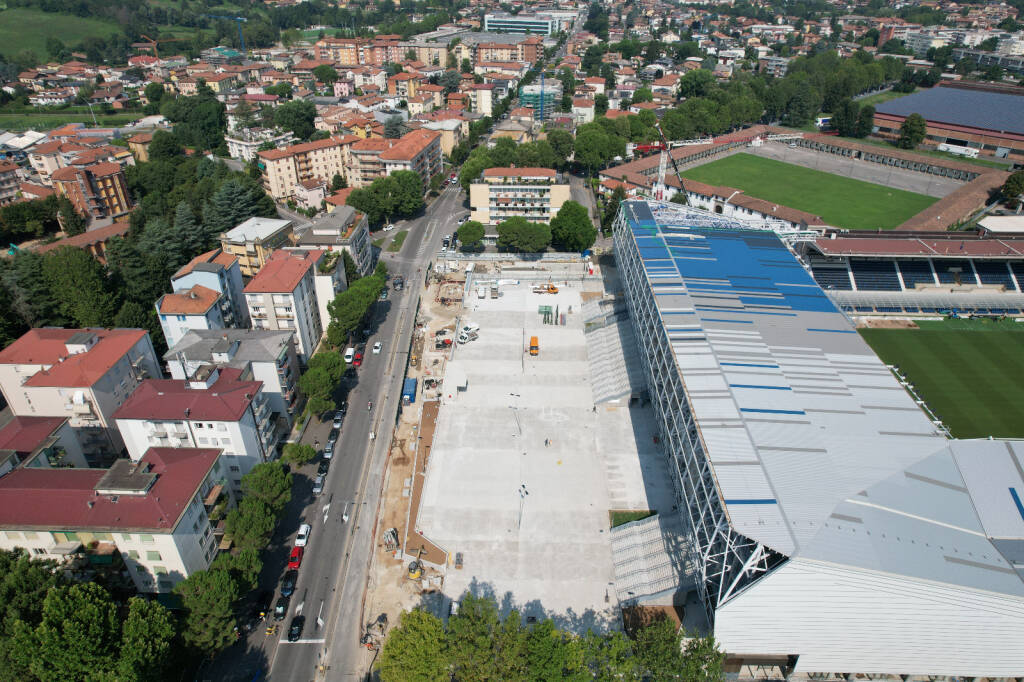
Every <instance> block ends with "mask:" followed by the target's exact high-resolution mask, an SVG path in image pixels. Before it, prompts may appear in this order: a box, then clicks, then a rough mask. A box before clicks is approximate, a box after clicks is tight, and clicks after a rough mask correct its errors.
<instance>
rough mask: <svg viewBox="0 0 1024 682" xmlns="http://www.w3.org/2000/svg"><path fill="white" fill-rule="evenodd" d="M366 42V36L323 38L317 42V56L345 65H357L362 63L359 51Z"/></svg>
mask: <svg viewBox="0 0 1024 682" xmlns="http://www.w3.org/2000/svg"><path fill="white" fill-rule="evenodd" d="M366 42H367V41H366V39H365V38H321V39H320V40H318V41H316V44H315V47H316V57H317V59H322V60H330V61H332V62H334V63H335V64H341V65H344V66H357V65H359V64H361V63H362V62H360V61H359V53H360V50H361V48H362V46H363V45H365V44H366Z"/></svg>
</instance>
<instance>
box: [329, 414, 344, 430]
mask: <svg viewBox="0 0 1024 682" xmlns="http://www.w3.org/2000/svg"><path fill="white" fill-rule="evenodd" d="M344 418H345V413H344V412H342V411H341V410H338V411H337V412H335V413H334V421H332V422H331V428H332V429H340V428H341V420H342V419H344Z"/></svg>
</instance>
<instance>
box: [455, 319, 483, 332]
mask: <svg viewBox="0 0 1024 682" xmlns="http://www.w3.org/2000/svg"><path fill="white" fill-rule="evenodd" d="M459 331H460V332H464V333H466V334H472V333H473V332H478V331H480V325H478V324H477V323H476V322H467V323H466V324H465V325H464V326H463V327H462V329H460V330H459Z"/></svg>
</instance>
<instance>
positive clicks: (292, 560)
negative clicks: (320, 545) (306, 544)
mask: <svg viewBox="0 0 1024 682" xmlns="http://www.w3.org/2000/svg"><path fill="white" fill-rule="evenodd" d="M304 553H305V552H304V550H303V548H302V547H292V553H291V554H289V555H288V568H290V569H293V570H296V571H297V570H299V566H301V565H302V555H303V554H304Z"/></svg>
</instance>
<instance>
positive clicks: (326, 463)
mask: <svg viewBox="0 0 1024 682" xmlns="http://www.w3.org/2000/svg"><path fill="white" fill-rule="evenodd" d="M330 468H331V460H329V459H322V460H320V464H318V465H317V467H316V473H317V474H319V475H321V476H326V475H327V472H328V471H329V470H330Z"/></svg>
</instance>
